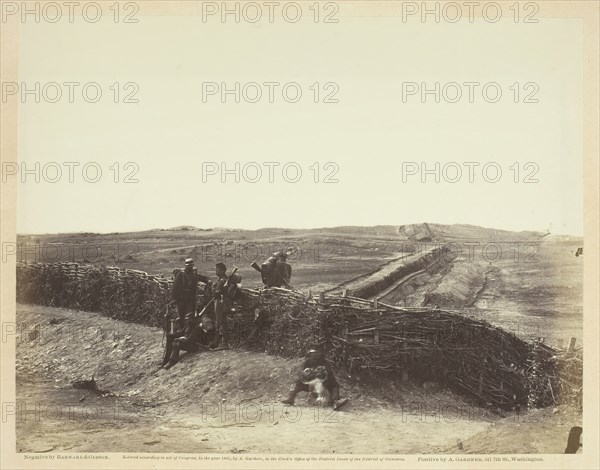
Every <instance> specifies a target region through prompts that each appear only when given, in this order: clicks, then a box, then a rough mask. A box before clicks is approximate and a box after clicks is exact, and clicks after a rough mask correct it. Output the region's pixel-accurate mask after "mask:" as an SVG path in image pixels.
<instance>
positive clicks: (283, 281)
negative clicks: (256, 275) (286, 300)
mask: <svg viewBox="0 0 600 470" xmlns="http://www.w3.org/2000/svg"><path fill="white" fill-rule="evenodd" d="M287 256H288V255H287V253H286V252H285V251H283V250H282V251H278V252H277V253H273V256H271V257H270V258H269V259H267V261H265V262H264V263H263V265H262V266H261V276H262V281H263V284H264V285H265V287H285V288H288V289H291V288H292V286H291V284H290V281H291V279H292V267H291V266H290V265H289V264H288V262H287Z"/></svg>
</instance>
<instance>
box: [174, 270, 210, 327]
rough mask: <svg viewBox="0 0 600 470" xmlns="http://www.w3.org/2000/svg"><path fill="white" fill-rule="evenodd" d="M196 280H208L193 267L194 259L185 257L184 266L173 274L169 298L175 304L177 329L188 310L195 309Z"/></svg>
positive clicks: (182, 323) (193, 310)
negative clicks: (173, 278)
mask: <svg viewBox="0 0 600 470" xmlns="http://www.w3.org/2000/svg"><path fill="white" fill-rule="evenodd" d="M198 281H201V282H204V283H206V284H208V283H209V282H210V280H209V279H208V278H207V277H206V276H202V275H201V274H198V271H197V270H196V269H195V268H194V260H193V259H192V258H186V260H185V268H184V270H183V271H179V272H178V273H177V274H176V276H175V281H174V282H173V288H172V290H171V298H172V299H173V300H174V301H175V303H176V304H177V314H178V316H179V318H178V319H177V326H178V327H179V329H181V328H183V326H184V317H185V315H186V314H187V313H188V312H195V311H196V295H197V293H198Z"/></svg>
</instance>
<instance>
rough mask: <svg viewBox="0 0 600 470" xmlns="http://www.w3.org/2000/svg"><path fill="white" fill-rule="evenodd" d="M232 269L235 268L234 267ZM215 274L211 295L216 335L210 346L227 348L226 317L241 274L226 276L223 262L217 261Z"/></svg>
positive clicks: (240, 279) (230, 308)
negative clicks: (213, 300)
mask: <svg viewBox="0 0 600 470" xmlns="http://www.w3.org/2000/svg"><path fill="white" fill-rule="evenodd" d="M234 269H236V268H235V267H234ZM215 274H216V275H217V282H215V283H214V284H213V295H214V299H215V320H216V327H217V335H216V336H215V341H214V343H213V344H212V345H211V347H213V348H216V347H218V346H219V345H220V347H221V349H229V341H228V337H227V328H228V323H227V319H228V317H229V314H230V313H231V311H232V310H233V299H234V298H235V296H236V294H237V292H238V288H239V285H240V283H241V282H242V276H240V275H239V274H237V273H232V274H231V275H229V276H228V275H227V266H226V265H225V263H217V264H216V265H215Z"/></svg>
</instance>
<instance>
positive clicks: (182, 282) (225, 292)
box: [162, 258, 242, 369]
mask: <svg viewBox="0 0 600 470" xmlns="http://www.w3.org/2000/svg"><path fill="white" fill-rule="evenodd" d="M236 271H237V268H235V269H234V270H233V271H232V273H231V274H229V275H228V274H227V266H226V265H225V264H224V263H217V264H216V265H215V274H216V276H217V280H216V282H214V283H213V282H212V281H211V280H210V279H209V278H208V277H207V276H204V275H202V274H198V272H197V270H196V269H195V268H194V260H193V259H192V258H187V259H186V260H185V267H184V269H183V271H178V272H177V273H176V274H175V281H174V282H173V287H172V289H171V298H172V300H173V302H174V303H175V305H176V306H177V319H176V321H175V322H174V327H173V331H172V332H169V333H167V335H166V336H167V342H166V347H165V354H164V356H163V361H162V367H163V368H164V369H170V368H171V367H173V366H174V365H175V364H176V363H177V361H178V360H179V353H180V351H181V350H183V351H188V352H196V351H199V350H200V349H203V348H204V349H206V348H208V349H217V348H219V349H229V342H228V338H227V317H228V315H229V313H230V312H231V311H232V310H233V299H234V297H235V295H236V294H237V291H238V289H239V287H241V282H242V277H241V276H240V275H239V274H237V272H236ZM198 282H202V283H204V284H205V285H206V288H207V291H208V296H207V297H209V299H208V300H207V303H206V305H205V306H204V308H203V309H202V311H200V312H199V313H197V308H198V307H197V297H198ZM211 307H212V308H211Z"/></svg>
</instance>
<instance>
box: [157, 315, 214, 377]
mask: <svg viewBox="0 0 600 470" xmlns="http://www.w3.org/2000/svg"><path fill="white" fill-rule="evenodd" d="M205 334H206V332H205V331H204V330H203V329H202V327H201V326H200V325H199V324H198V320H197V319H196V315H195V313H194V312H188V313H187V314H186V316H185V326H184V327H183V329H181V330H178V331H175V332H174V333H171V334H169V335H167V347H166V348H165V355H164V357H163V362H162V367H163V369H170V368H171V367H173V366H174V365H175V364H177V362H178V361H179V351H181V350H182V349H183V350H184V351H188V352H196V351H198V350H199V349H200V346H201V345H202V342H203V341H202V340H203V339H204V336H205Z"/></svg>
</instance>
